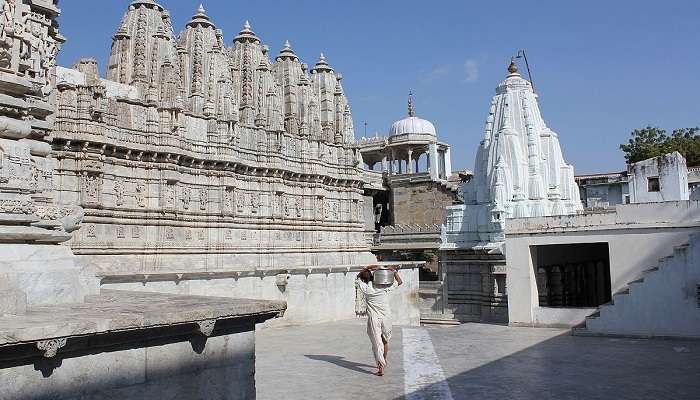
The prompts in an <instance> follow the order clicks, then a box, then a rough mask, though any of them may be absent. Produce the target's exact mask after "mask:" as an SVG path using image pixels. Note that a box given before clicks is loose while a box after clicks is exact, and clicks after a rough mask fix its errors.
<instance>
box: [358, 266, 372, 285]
mask: <svg viewBox="0 0 700 400" xmlns="http://www.w3.org/2000/svg"><path fill="white" fill-rule="evenodd" d="M359 277H360V280H361V281H362V282H364V283H369V282H370V281H371V280H372V272H370V271H369V270H367V269H366V270H363V271H361V272H360V275H359Z"/></svg>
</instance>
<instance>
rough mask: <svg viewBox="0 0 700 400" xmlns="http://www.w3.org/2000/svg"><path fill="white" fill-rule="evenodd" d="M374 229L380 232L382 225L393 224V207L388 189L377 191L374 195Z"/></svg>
mask: <svg viewBox="0 0 700 400" xmlns="http://www.w3.org/2000/svg"><path fill="white" fill-rule="evenodd" d="M372 199H373V203H374V204H373V207H374V210H373V213H374V229H375V231H377V232H379V230H380V229H381V227H382V226H387V225H391V211H392V210H391V209H390V203H389V192H388V191H377V192H376V193H375V194H374V195H373V196H372Z"/></svg>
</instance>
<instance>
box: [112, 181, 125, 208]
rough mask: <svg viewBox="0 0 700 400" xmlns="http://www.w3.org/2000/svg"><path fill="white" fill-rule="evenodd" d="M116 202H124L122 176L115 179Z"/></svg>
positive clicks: (119, 203)
mask: <svg viewBox="0 0 700 400" xmlns="http://www.w3.org/2000/svg"><path fill="white" fill-rule="evenodd" d="M114 202H115V204H116V205H117V206H121V205H123V204H124V180H123V179H121V178H117V179H115V180H114Z"/></svg>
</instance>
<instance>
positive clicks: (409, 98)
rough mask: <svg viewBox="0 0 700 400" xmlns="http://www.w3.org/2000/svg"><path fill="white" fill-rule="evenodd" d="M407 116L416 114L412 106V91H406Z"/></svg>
mask: <svg viewBox="0 0 700 400" xmlns="http://www.w3.org/2000/svg"><path fill="white" fill-rule="evenodd" d="M408 116H409V117H415V116H416V110H415V108H414V107H413V92H412V91H411V92H408Z"/></svg>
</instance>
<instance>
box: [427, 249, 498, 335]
mask: <svg viewBox="0 0 700 400" xmlns="http://www.w3.org/2000/svg"><path fill="white" fill-rule="evenodd" d="M505 261H506V260H505V259H504V258H503V256H502V255H500V254H495V255H488V254H480V253H479V252H475V251H472V250H448V251H440V266H441V268H440V269H441V274H442V281H443V285H444V295H445V297H446V298H447V308H448V310H449V312H450V313H452V314H453V315H454V317H455V319H457V320H459V321H464V322H467V321H468V322H497V323H503V322H506V321H508V309H507V293H506V288H505V285H504V284H505Z"/></svg>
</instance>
